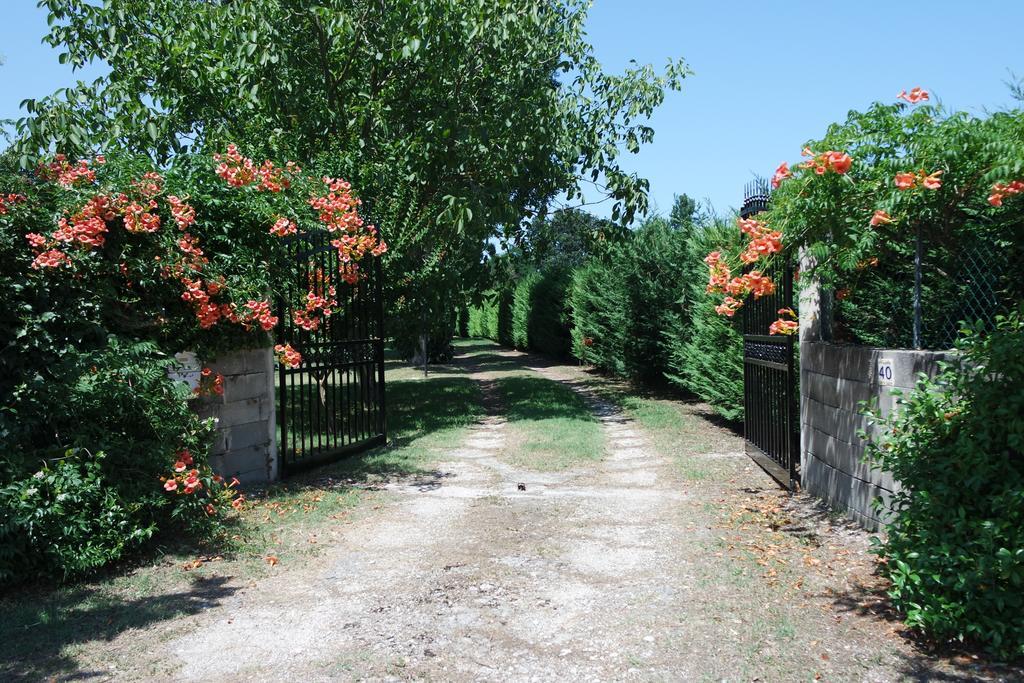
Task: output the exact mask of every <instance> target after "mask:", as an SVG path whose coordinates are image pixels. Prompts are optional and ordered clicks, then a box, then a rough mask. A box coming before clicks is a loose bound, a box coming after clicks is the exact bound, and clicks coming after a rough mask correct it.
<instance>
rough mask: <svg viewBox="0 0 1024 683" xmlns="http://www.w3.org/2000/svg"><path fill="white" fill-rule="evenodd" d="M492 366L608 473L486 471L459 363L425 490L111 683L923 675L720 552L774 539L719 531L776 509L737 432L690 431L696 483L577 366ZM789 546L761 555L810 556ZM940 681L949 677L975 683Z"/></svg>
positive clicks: (807, 589)
mask: <svg viewBox="0 0 1024 683" xmlns="http://www.w3.org/2000/svg"><path fill="white" fill-rule="evenodd" d="M493 354H496V355H500V356H502V358H505V359H515V360H516V361H517V365H519V366H520V367H519V369H521V367H522V366H526V367H529V366H530V365H534V366H535V367H534V372H536V373H539V374H540V375H541V376H543V377H546V378H548V379H551V380H554V381H560V382H565V383H566V384H567V385H568V386H572V387H573V388H575V389H577V390H578V391H580V392H581V393H582V395H583V396H584V398H585V399H586V400H587V402H588V405H589V406H590V407H591V408H592V410H593V412H594V414H595V415H596V416H597V417H598V419H600V421H601V423H602V429H603V432H604V434H605V437H606V438H605V442H606V443H605V454H604V458H603V459H602V460H601V461H600V462H598V463H597V464H596V465H595V464H591V465H588V466H586V467H580V468H577V469H571V470H568V471H562V472H557V473H550V472H547V473H541V472H531V471H525V470H519V469H516V468H515V467H513V466H511V465H509V464H507V462H506V461H505V460H504V459H503V457H502V455H503V453H504V452H505V449H507V448H510V447H511V446H510V443H509V439H508V437H507V435H506V431H507V430H506V422H505V420H504V418H503V417H502V405H501V397H500V395H499V393H498V392H497V390H496V388H495V384H494V383H493V376H494V375H493V373H489V372H486V371H484V370H482V369H480V368H479V367H475V366H473V365H472V361H471V360H468V359H462V360H460V361H458V363H460V364H461V365H462V366H463V368H464V369H465V370H466V372H467V376H469V377H472V378H473V379H474V380H476V381H478V382H480V386H481V388H482V390H483V396H484V406H485V408H486V412H487V415H486V417H484V418H483V419H481V420H480V421H479V423H478V424H477V425H476V426H475V427H474V428H473V429H472V430H471V432H470V434H469V436H468V437H467V438H465V439H464V440H463V441H462V442H461V443H458V444H453V445H452V448H451V449H450V451H449V452H448V453H447V454H446V457H445V458H444V460H443V462H440V463H439V464H438V467H437V471H436V472H435V473H434V474H433V475H431V476H425V477H419V478H416V479H414V480H410V481H404V482H400V483H393V484H389V485H388V488H389V493H388V496H387V497H388V498H389V499H390V500H389V501H388V502H387V503H386V504H384V505H383V506H382V509H381V510H379V511H374V512H373V513H371V514H367V515H364V516H362V517H361V518H360V519H358V520H357V521H356V522H355V523H353V524H351V525H349V526H345V527H344V529H343V533H341V534H340V535H339V540H338V541H337V543H336V545H334V546H333V547H331V548H330V549H329V550H328V551H327V552H325V553H324V554H322V555H321V556H320V557H317V558H315V559H314V560H311V561H310V562H309V563H308V564H307V565H306V566H305V567H303V568H298V569H296V568H293V567H289V568H287V570H286V571H281V572H279V573H278V574H276V575H275V576H272V577H270V578H268V579H264V580H262V581H259V582H258V583H256V584H255V585H253V586H251V587H249V588H246V589H244V590H240V591H238V592H237V593H235V594H233V595H231V596H229V597H227V598H226V599H224V600H223V601H222V603H221V604H220V605H218V606H217V607H214V608H211V609H209V610H206V611H205V612H203V613H201V614H198V615H195V616H192V617H188V619H191V623H190V624H189V627H188V632H187V635H184V636H181V635H175V636H174V637H173V638H169V639H167V640H163V641H160V642H159V643H158V644H153V645H152V646H151V647H149V648H148V650H147V652H146V654H145V655H144V656H141V657H139V658H138V660H137V661H135V662H133V663H131V664H128V665H127V667H128V668H127V670H125V666H126V664H124V663H121V664H120V666H121V669H120V673H119V674H118V673H115V674H114V677H115V678H121V677H124V678H136V677H146V678H151V679H185V680H307V681H319V680H338V679H341V680H349V679H369V680H380V679H395V680H405V679H413V680H438V681H450V680H451V681H464V680H465V681H469V680H494V681H499V680H500V681H509V680H512V681H553V680H561V681H591V680H592V681H605V680H663V681H683V680H685V681H695V680H813V679H815V678H816V677H819V678H822V679H824V680H899V679H903V678H927V677H928V673H929V672H931V671H932V669H931V668H930V665H928V664H922V663H921V662H920V661H918V660H917V659H915V657H916V655H915V654H914V653H913V652H911V651H910V650H909V649H908V648H907V646H906V645H905V643H904V641H902V640H901V639H900V638H898V637H896V636H894V635H893V634H892V631H893V628H892V626H891V625H890V624H888V623H887V622H885V621H884V620H883V619H880V618H878V617H877V616H875V615H873V614H870V613H868V611H867V610H861V611H859V612H858V611H857V610H851V609H843V608H842V606H841V605H840V602H839V601H837V600H835V599H833V598H832V594H829V593H828V591H827V590H826V589H828V588H829V587H830V586H833V585H834V586H842V585H847V584H849V576H847V575H843V572H842V571H840V574H841V575H842V576H840V577H839V578H836V577H835V575H834V574H832V575H831V576H830V575H828V574H826V573H824V572H818V571H817V570H816V569H814V567H813V563H811V564H807V565H806V566H805V567H801V566H800V564H799V563H798V562H792V563H791V564H793V565H794V566H795V568H794V569H793V571H794V572H795V573H794V574H792V575H790V574H787V573H786V572H787V571H789V570H783V569H782V568H781V564H780V565H779V566H780V568H779V569H778V570H776V569H774V568H773V567H775V564H774V562H775V558H769V560H768V561H766V562H765V563H764V564H761V561H762V560H763V559H764V556H762V555H758V554H757V552H756V551H749V548H748V551H745V552H744V553H739V554H737V553H736V552H732V549H733V548H734V547H735V546H737V545H742V544H743V543H745V542H746V543H753V545H754V546H758V545H759V544H761V545H763V546H764V547H768V545H769V543H770V541H769V540H768V539H769V536H767V535H765V534H775V533H777V532H776V531H772V530H770V529H768V530H765V529H762V528H761V527H762V526H763V525H762V524H760V521H759V520H757V521H754V522H752V523H751V524H750V525H749V526H746V525H744V524H737V525H736V526H735V527H734V528H731V529H729V530H723V523H722V520H723V519H726V520H728V519H730V516H729V514H728V509H726V510H723V508H729V506H734V505H737V500H741V499H737V498H736V497H735V494H734V493H727V492H726V489H728V490H729V491H730V492H734V491H735V490H739V491H740V492H741V493H740V494H739V495H745V496H747V498H749V497H750V496H751V495H754V496H755V498H757V497H758V495H759V494H760V493H761V492H766V493H765V495H767V496H768V498H767V499H765V500H772V501H774V500H776V498H777V495H778V494H777V493H776V492H775V491H774V489H773V487H772V485H771V484H770V482H769V480H768V479H767V477H765V476H764V475H763V474H762V473H760V471H759V470H757V469H756V468H755V467H752V466H751V465H750V463H749V462H748V461H747V460H746V458H745V457H744V456H742V455H741V453H740V447H741V442H740V440H739V439H738V438H737V437H736V436H735V435H734V434H732V433H731V432H728V431H726V430H723V429H721V428H719V427H716V426H715V425H713V424H712V423H711V422H706V423H700V422H699V421H698V423H696V429H698V430H700V434H701V438H703V439H705V440H710V441H709V443H710V444H711V445H712V446H713V447H712V448H711V449H710V450H709V451H708V449H705V450H706V451H708V452H706V453H705V456H706V458H708V459H709V460H713V461H714V463H715V467H716V468H717V469H715V470H714V471H715V472H716V473H718V474H720V475H722V476H724V477H727V478H728V479H727V480H725V481H716V482H715V483H714V484H708V485H700V484H699V483H695V482H693V481H690V480H687V479H686V477H684V476H682V475H681V474H680V467H679V464H678V463H677V462H674V461H673V459H672V458H669V457H666V456H665V455H664V454H663V453H660V452H659V450H658V449H656V448H654V447H653V446H652V443H651V436H650V434H648V433H647V432H646V431H645V429H643V428H642V427H641V426H640V425H638V424H637V423H635V422H634V421H633V420H631V419H630V418H628V417H627V416H626V415H624V414H623V413H621V412H620V411H618V410H617V409H616V408H614V407H613V405H612V404H610V403H608V402H606V401H604V400H602V399H601V398H600V397H599V396H598V395H597V394H596V393H594V392H592V391H591V390H590V389H589V388H588V386H587V384H586V382H585V381H584V380H585V378H584V377H583V376H582V375H581V373H580V372H579V370H578V369H576V368H573V367H564V366H543V365H541V364H539V363H535V362H534V361H532V360H531V359H530V358H529V357H526V356H523V355H522V354H515V353H513V352H506V351H497V350H496V351H494V352H493ZM751 487H754V488H751ZM523 488H525V490H521V489H523ZM744 492H745V493H744ZM758 500H761V499H760V498H758ZM762 503H763V500H762ZM730 534H731V535H730ZM770 538H776V537H775V536H771V537H770ZM776 540H777V539H776ZM851 542H852V543H853V546H843V548H846V550H843V548H839V549H838V550H835V552H838V553H840V554H842V553H843V552H850V550H849V548H850V547H853V548H854V550H855V551H856V552H861V551H862V550H863V547H864V543H863V538H862V537H860V536H857V537H856V538H855V540H854V541H851ZM794 543H796V545H795V546H793V547H791V548H790V549H789V550H788V551H787V550H786V548H783V549H782V550H779V551H778V552H779V553H781V554H785V553H786V552H790V554H791V555H792V557H796V558H799V557H800V553H805V552H807V551H806V548H805V547H803V546H800V543H802V542H801V541H799V540H798V541H795V542H794ZM743 547H744V548H747V546H743ZM815 552H817V550H816V549H815ZM794 553H795V554H794ZM803 556H804V557H805V558H806V557H807V555H806V554H805V555H803ZM817 561H818V562H821V560H817ZM787 566H789V565H788V564H787ZM853 566H858V567H863V566H865V565H864V560H863V559H861V560H860V564H851V567H853ZM766 568H767V569H766ZM805 574H806V576H805ZM819 574H820V575H819ZM794 586H796V587H795V588H794ZM175 633H176V634H180V633H181V629H180V628H178V629H176V630H175ZM152 635H153V634H152V633H150V634H149V638H150V639H151V640H152V639H153V638H152ZM145 637H146V636H145V634H139V633H138V632H133V633H125V634H123V635H122V636H120V637H119V638H118V640H123V639H132V638H145ZM114 647H115V649H116V648H117V643H116V642H115V643H114ZM125 649H129V648H127V646H126V648H125ZM135 649H136V650H137V647H136V648H135ZM944 671H945V673H944V674H943V676H945V678H944V680H967V679H968V678H970V676H969V675H964V676H963V677H961V675H959V674H956V673H955V672H954V673H950V671H951V670H948V669H946V670H944Z"/></svg>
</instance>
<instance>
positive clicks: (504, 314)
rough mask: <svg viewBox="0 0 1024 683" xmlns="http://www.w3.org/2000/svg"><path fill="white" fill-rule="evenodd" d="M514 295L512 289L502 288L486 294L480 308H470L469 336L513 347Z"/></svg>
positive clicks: (467, 325) (468, 314) (467, 329)
mask: <svg viewBox="0 0 1024 683" xmlns="http://www.w3.org/2000/svg"><path fill="white" fill-rule="evenodd" d="M512 295H513V290H512V289H511V288H508V287H502V288H501V289H498V290H496V291H494V290H492V291H490V292H487V293H485V294H484V297H483V302H482V303H481V304H480V305H479V306H470V307H469V311H468V313H467V324H466V331H467V332H468V333H469V336H470V337H483V338H484V339H490V340H492V341H496V342H498V343H499V344H504V345H505V346H512V345H513V343H512Z"/></svg>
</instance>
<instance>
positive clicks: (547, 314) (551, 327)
mask: <svg viewBox="0 0 1024 683" xmlns="http://www.w3.org/2000/svg"><path fill="white" fill-rule="evenodd" d="M571 276H572V272H571V270H570V269H569V268H568V267H566V266H560V265H549V266H547V267H545V268H543V269H541V270H539V271H531V272H529V273H527V274H526V275H525V276H524V277H523V278H522V279H521V280H520V281H519V283H518V284H517V285H516V287H515V290H514V293H513V301H512V342H513V345H514V346H515V347H516V348H517V349H530V350H531V351H539V352H540V353H546V354H549V355H552V356H565V355H567V354H568V353H569V350H570V346H571V336H570V330H569V323H568V321H569V316H568V313H567V306H568V301H567V296H568V288H569V282H570V278H571Z"/></svg>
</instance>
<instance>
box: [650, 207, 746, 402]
mask: <svg viewBox="0 0 1024 683" xmlns="http://www.w3.org/2000/svg"><path fill="white" fill-rule="evenodd" d="M739 242H740V233H739V231H738V230H736V229H735V228H734V227H732V225H730V224H727V223H725V222H724V221H714V222H707V223H705V224H702V225H700V226H698V227H697V228H696V229H695V230H694V231H693V233H692V234H691V236H690V239H689V240H688V241H687V243H686V257H685V260H684V265H683V267H682V268H681V269H680V271H679V276H678V277H679V279H680V282H682V283H683V285H684V287H685V288H684V291H683V294H682V302H683V303H682V305H681V313H680V314H679V315H677V316H675V317H674V318H672V319H671V320H670V321H669V322H668V323H667V324H666V328H665V330H664V335H665V340H666V346H667V348H668V353H669V359H668V364H669V370H668V372H667V373H666V376H667V377H668V379H669V380H670V381H671V382H672V383H673V384H676V385H677V386H679V387H681V388H682V389H684V390H686V391H688V392H690V393H692V394H694V395H696V396H698V397H700V398H701V399H703V400H704V401H707V402H708V403H709V404H710V405H711V407H712V408H714V409H715V411H716V412H717V413H719V414H720V415H722V416H723V417H725V418H726V419H727V420H742V419H743V337H742V335H740V333H739V331H738V330H737V328H736V322H735V321H734V320H733V319H729V318H725V317H723V316H721V315H718V314H717V313H716V312H715V305H716V304H717V303H718V298H717V297H716V296H715V295H713V294H709V293H708V292H707V290H706V288H705V282H706V279H707V277H706V276H707V266H706V265H705V263H704V256H705V255H706V254H707V253H708V252H709V251H710V250H711V249H713V248H716V246H718V245H727V246H728V247H730V248H731V247H734V246H736V245H738V244H739Z"/></svg>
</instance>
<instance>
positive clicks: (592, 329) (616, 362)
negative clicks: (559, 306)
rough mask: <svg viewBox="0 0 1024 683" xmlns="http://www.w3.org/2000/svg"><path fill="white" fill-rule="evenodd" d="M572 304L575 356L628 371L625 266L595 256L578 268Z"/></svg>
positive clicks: (609, 369)
mask: <svg viewBox="0 0 1024 683" xmlns="http://www.w3.org/2000/svg"><path fill="white" fill-rule="evenodd" d="M569 308H570V310H571V311H572V312H571V316H572V350H573V353H574V354H575V355H576V357H577V358H579V359H581V360H582V361H583V362H584V363H590V364H591V365H593V366H595V367H597V368H600V369H602V370H605V371H607V372H612V373H615V374H620V375H625V374H626V347H627V345H628V343H629V331H630V329H629V328H630V325H629V321H630V317H631V316H630V310H629V294H628V291H627V286H626V281H625V273H624V270H623V268H622V267H621V266H620V265H619V264H617V263H614V262H612V263H608V262H605V261H602V260H596V259H595V260H591V261H589V262H588V263H586V264H585V265H583V266H582V267H580V268H579V269H577V270H576V272H575V274H574V275H573V278H572V286H571V287H570V289H569Z"/></svg>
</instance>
